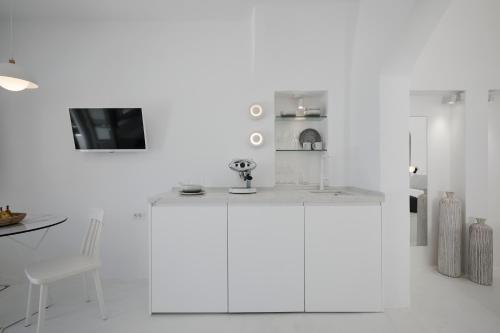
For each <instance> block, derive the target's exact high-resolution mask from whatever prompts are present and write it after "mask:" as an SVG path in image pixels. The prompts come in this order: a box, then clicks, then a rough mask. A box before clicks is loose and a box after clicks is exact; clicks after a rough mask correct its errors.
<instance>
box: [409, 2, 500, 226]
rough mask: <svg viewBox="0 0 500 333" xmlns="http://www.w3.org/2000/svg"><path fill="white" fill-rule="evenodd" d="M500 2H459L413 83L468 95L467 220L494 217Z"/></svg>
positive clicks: (419, 63) (448, 14)
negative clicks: (491, 150) (491, 122)
mask: <svg viewBox="0 0 500 333" xmlns="http://www.w3.org/2000/svg"><path fill="white" fill-rule="evenodd" d="M499 13H500V2H498V1H496V0H478V1H468V0H454V1H452V2H451V5H450V7H449V8H448V10H447V12H446V13H445V15H444V16H443V19H442V20H441V22H440V24H439V26H438V27H437V29H436V30H435V32H434V33H433V35H432V37H431V39H430V40H429V42H428V43H427V45H426V47H425V49H424V51H423V52H422V54H421V56H420V58H419V59H418V61H417V64H416V66H415V68H414V72H413V77H412V89H415V90H465V91H466V96H467V101H466V110H465V123H464V130H465V139H464V140H465V142H464V146H465V156H464V159H465V171H464V172H465V189H464V191H465V198H466V211H465V216H466V217H471V216H487V217H488V218H489V219H490V220H492V219H493V220H498V219H500V216H491V215H490V216H488V215H489V214H492V211H491V210H490V209H489V207H488V197H487V196H488V187H489V185H488V184H491V182H490V181H489V179H488V174H489V172H488V109H489V107H488V103H487V98H488V90H489V89H498V87H500V40H499V39H498V38H497V32H498V31H500V21H499V20H498V14H499Z"/></svg>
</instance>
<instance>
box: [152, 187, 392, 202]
mask: <svg viewBox="0 0 500 333" xmlns="http://www.w3.org/2000/svg"><path fill="white" fill-rule="evenodd" d="M315 190H317V188H311V187H309V188H307V187H290V186H283V187H261V188H257V193H255V194H231V193H229V192H228V188H225V187H224V188H222V187H217V188H214V187H209V188H205V194H203V195H196V196H186V195H181V194H179V189H178V188H174V189H172V191H170V192H166V193H161V194H158V195H155V196H154V197H152V198H150V199H149V203H150V204H151V205H152V206H168V205H179V204H180V205H184V204H187V205H190V204H195V205H200V204H201V205H203V204H210V205H213V204H233V205H234V204H242V205H244V204H287V205H295V204H296V205H315V204H339V203H345V204H368V203H382V202H383V201H384V198H385V196H384V194H383V193H381V192H376V191H369V190H364V189H360V188H355V187H327V188H326V190H329V191H338V192H341V193H340V194H336V193H327V192H323V193H313V192H312V191H315Z"/></svg>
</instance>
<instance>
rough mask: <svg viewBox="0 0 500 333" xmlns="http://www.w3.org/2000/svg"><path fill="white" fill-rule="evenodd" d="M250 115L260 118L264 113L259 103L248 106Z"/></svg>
mask: <svg viewBox="0 0 500 333" xmlns="http://www.w3.org/2000/svg"><path fill="white" fill-rule="evenodd" d="M249 111H250V115H251V116H252V118H256V119H258V118H260V117H262V116H263V115H264V109H263V108H262V105H260V104H253V105H251V106H250V109H249Z"/></svg>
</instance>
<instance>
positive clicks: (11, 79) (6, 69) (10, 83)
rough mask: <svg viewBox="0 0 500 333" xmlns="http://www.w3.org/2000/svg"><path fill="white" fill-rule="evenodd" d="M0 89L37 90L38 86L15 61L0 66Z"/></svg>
mask: <svg viewBox="0 0 500 333" xmlns="http://www.w3.org/2000/svg"><path fill="white" fill-rule="evenodd" d="M0 87H2V88H4V89H7V90H10V91H21V90H24V89H37V88H38V85H37V84H36V83H35V82H34V80H33V79H32V77H31V76H30V75H28V74H27V73H26V72H25V71H24V69H23V68H22V67H20V66H19V65H17V64H16V62H15V61H14V59H10V60H9V62H4V63H1V64H0Z"/></svg>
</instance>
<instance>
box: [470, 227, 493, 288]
mask: <svg viewBox="0 0 500 333" xmlns="http://www.w3.org/2000/svg"><path fill="white" fill-rule="evenodd" d="M475 220H476V223H474V224H472V225H471V226H470V227H469V260H470V264H469V278H470V279H471V281H472V282H475V283H479V284H482V285H485V286H491V284H492V283H493V229H492V228H491V227H490V226H489V225H487V224H486V219H482V218H476V219H475Z"/></svg>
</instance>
